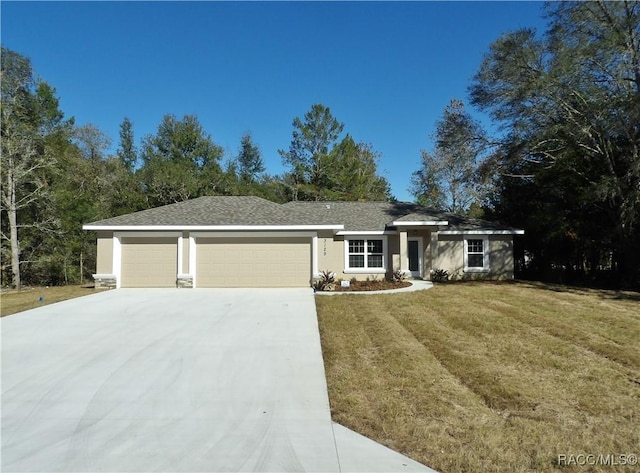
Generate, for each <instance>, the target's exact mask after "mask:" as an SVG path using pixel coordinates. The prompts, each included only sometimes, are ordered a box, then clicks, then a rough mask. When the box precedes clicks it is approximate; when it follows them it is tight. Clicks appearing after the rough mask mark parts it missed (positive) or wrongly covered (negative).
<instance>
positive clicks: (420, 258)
mask: <svg viewBox="0 0 640 473" xmlns="http://www.w3.org/2000/svg"><path fill="white" fill-rule="evenodd" d="M410 241H417V242H418V271H411V277H413V278H422V277H424V243H423V238H422V237H408V238H407V269H408V268H409V267H410V265H409V242H410Z"/></svg>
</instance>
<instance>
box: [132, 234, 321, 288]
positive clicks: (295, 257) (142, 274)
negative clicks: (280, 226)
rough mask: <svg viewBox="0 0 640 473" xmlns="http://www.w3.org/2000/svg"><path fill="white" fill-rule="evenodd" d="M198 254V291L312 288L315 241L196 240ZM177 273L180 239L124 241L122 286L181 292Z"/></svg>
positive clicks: (291, 239)
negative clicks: (310, 282)
mask: <svg viewBox="0 0 640 473" xmlns="http://www.w3.org/2000/svg"><path fill="white" fill-rule="evenodd" d="M195 253H196V267H195V276H196V286H197V287H308V286H309V280H310V276H311V243H310V241H309V238H285V237H277V238H196V248H195ZM193 272H194V271H193V268H192V270H191V273H192V274H193ZM177 273H178V239H177V238H123V239H122V287H175V286H176V277H177Z"/></svg>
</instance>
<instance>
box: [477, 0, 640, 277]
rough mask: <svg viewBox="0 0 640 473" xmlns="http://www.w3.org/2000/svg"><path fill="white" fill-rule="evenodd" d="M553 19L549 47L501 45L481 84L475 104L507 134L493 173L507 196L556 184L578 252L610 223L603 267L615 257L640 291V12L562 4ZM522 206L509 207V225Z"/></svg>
mask: <svg viewBox="0 0 640 473" xmlns="http://www.w3.org/2000/svg"><path fill="white" fill-rule="evenodd" d="M548 17H549V19H550V25H549V29H548V31H547V33H546V35H545V36H544V37H539V36H538V35H537V33H536V31H534V30H531V29H523V30H519V31H516V32H514V33H510V34H507V35H505V36H503V37H501V38H500V39H498V40H497V41H496V42H495V43H494V44H493V45H492V46H491V50H490V52H489V54H488V55H487V56H486V58H485V59H484V61H483V63H482V65H481V67H480V70H479V71H478V73H477V74H476V76H475V78H474V82H473V84H472V86H471V88H470V93H471V99H472V103H474V104H475V105H477V106H478V107H480V108H481V109H482V110H484V111H487V112H488V113H489V114H490V115H491V116H492V118H493V119H494V120H495V121H496V122H497V123H499V124H500V126H501V129H502V131H503V136H502V139H501V142H500V146H499V147H498V148H497V150H496V152H495V153H494V155H493V156H492V159H490V160H488V161H487V164H488V165H489V166H491V169H492V170H493V171H494V172H496V173H500V174H501V175H502V178H501V180H502V183H501V187H502V188H503V189H505V188H508V187H510V188H512V187H514V186H515V187H517V186H519V185H520V184H522V186H528V185H529V183H534V184H535V183H543V182H544V183H545V184H546V183H550V182H553V183H554V186H555V188H556V189H558V190H559V191H560V194H561V196H562V198H563V199H562V200H561V201H558V202H555V203H554V206H555V207H556V208H559V209H561V210H562V214H563V215H566V218H567V221H566V222H565V223H566V232H568V234H571V235H574V240H575V241H576V242H577V243H576V245H574V250H575V251H578V250H577V248H578V247H581V246H584V243H585V242H587V241H588V238H590V237H591V236H592V235H591V232H592V230H591V227H592V226H591V225H587V224H586V223H587V222H588V221H589V220H591V221H592V218H593V217H592V216H593V215H598V216H600V217H602V218H603V220H601V221H600V222H599V224H600V235H601V237H596V238H598V240H599V243H600V244H599V245H596V246H599V247H600V248H601V251H602V253H601V256H600V257H596V258H593V260H594V261H596V260H600V261H603V260H604V259H611V255H613V259H612V261H613V262H612V263H610V264H609V265H610V266H611V267H612V268H614V269H615V270H616V271H617V272H618V273H619V275H620V276H621V278H622V280H623V281H624V283H625V284H640V272H639V270H638V268H639V267H640V253H639V252H638V251H637V242H638V240H639V239H640V232H639V231H638V224H639V220H640V4H639V3H638V2H629V1H623V2H605V1H592V2H560V3H555V4H550V5H549V7H548ZM575 195H580V196H581V197H582V198H581V199H580V200H576V199H573V198H572V197H573V196H575ZM540 197H541V199H543V200H544V201H546V202H549V201H551V199H552V197H551V196H549V197H546V196H540ZM512 204H513V201H512V200H508V199H503V201H502V202H501V205H502V212H503V216H508V214H509V213H511V212H516V211H517V210H516V209H514V208H513V207H512ZM540 208H544V207H540ZM538 219H540V220H542V219H544V216H543V215H541V214H540V212H536V213H535V214H534V215H531V216H530V221H531V222H533V223H535V222H537V221H538ZM585 219H586V220H585ZM547 231H548V232H550V231H551V229H547ZM607 240H610V241H607ZM557 266H559V265H557ZM574 266H575V265H574ZM578 266H583V265H582V263H580V264H579V265H578ZM598 266H601V264H594V265H593V267H594V272H593V273H592V274H595V270H596V269H597V267H598ZM574 269H575V268H574Z"/></svg>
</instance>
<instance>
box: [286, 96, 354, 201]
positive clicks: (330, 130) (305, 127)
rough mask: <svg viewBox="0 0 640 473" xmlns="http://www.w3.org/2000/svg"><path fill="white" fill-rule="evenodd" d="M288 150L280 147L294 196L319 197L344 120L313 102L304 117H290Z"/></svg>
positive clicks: (297, 197)
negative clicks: (290, 130)
mask: <svg viewBox="0 0 640 473" xmlns="http://www.w3.org/2000/svg"><path fill="white" fill-rule="evenodd" d="M293 127H294V130H293V133H292V139H291V144H290V145H289V151H284V150H279V151H278V153H279V154H280V156H282V162H283V163H284V164H285V165H288V166H290V167H291V171H290V175H291V180H292V190H293V195H292V197H293V200H320V199H321V193H322V189H323V187H325V184H326V177H327V172H328V164H329V161H330V160H329V151H330V150H331V148H332V147H333V146H334V144H335V142H336V141H337V140H338V137H339V136H340V134H341V133H342V130H343V128H344V124H343V123H340V122H339V121H338V120H337V119H336V118H335V117H334V116H333V115H332V114H331V110H330V109H329V107H325V106H324V105H322V104H314V105H312V106H311V110H309V111H308V112H307V113H305V115H304V121H303V120H301V119H300V118H298V117H296V118H295V119H294V120H293Z"/></svg>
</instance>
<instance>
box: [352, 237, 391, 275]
mask: <svg viewBox="0 0 640 473" xmlns="http://www.w3.org/2000/svg"><path fill="white" fill-rule="evenodd" d="M351 240H364V253H362V254H363V255H364V264H365V267H364V268H351V267H349V241H351ZM369 240H382V268H369V267H367V264H368V258H367V256H369V253H368V244H367V242H368V241H369ZM388 246H389V245H388V241H387V235H372V234H367V235H357V236H356V235H350V236H345V238H344V270H343V272H344V273H345V274H385V273H386V272H387V260H388V250H387V248H388ZM358 254H360V253H358ZM376 254H378V253H376Z"/></svg>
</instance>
